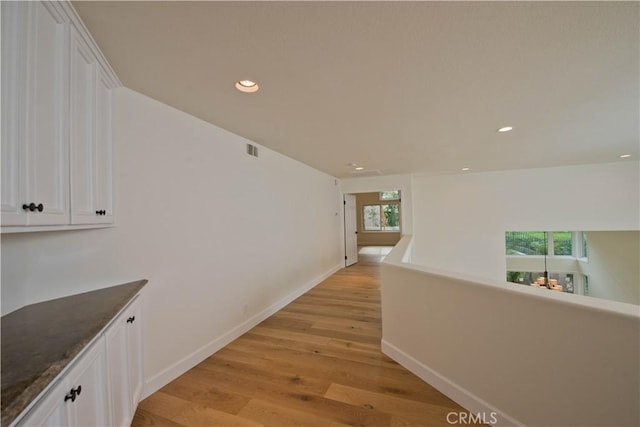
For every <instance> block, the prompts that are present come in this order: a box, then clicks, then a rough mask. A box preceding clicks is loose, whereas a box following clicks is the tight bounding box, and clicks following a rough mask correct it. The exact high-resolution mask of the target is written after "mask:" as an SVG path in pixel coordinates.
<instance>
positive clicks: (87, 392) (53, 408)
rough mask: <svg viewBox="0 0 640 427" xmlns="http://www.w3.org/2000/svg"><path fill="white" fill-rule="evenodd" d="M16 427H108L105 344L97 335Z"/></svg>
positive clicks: (109, 414) (109, 423) (109, 419)
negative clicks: (95, 339) (93, 341)
mask: <svg viewBox="0 0 640 427" xmlns="http://www.w3.org/2000/svg"><path fill="white" fill-rule="evenodd" d="M18 425H20V426H85V427H90V426H109V425H112V421H111V410H110V405H109V399H108V388H107V375H106V361H105V344H104V337H102V336H101V337H100V338H99V339H98V340H97V341H96V342H95V343H94V344H93V345H92V346H91V348H90V349H89V350H87V351H86V352H85V353H84V354H83V355H82V357H81V358H80V359H78V361H77V362H76V363H75V364H74V366H73V367H72V368H71V369H70V370H69V372H68V373H67V374H66V375H64V376H63V377H62V378H61V380H60V381H59V382H58V383H57V384H56V385H55V386H54V387H53V388H52V389H51V390H49V392H48V393H47V394H46V396H45V397H44V398H43V399H42V400H41V401H40V402H39V403H38V404H37V405H36V406H35V407H34V408H33V409H32V410H31V411H30V412H29V413H28V414H27V415H26V416H25V417H24V418H23V419H22V420H21V421H20V422H19V423H18Z"/></svg>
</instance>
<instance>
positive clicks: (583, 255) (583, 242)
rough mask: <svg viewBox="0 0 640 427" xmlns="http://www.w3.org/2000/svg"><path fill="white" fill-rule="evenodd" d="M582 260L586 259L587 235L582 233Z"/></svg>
mask: <svg viewBox="0 0 640 427" xmlns="http://www.w3.org/2000/svg"><path fill="white" fill-rule="evenodd" d="M580 255H581V256H582V258H588V255H587V233H585V232H584V231H583V232H582V253H581V254H580Z"/></svg>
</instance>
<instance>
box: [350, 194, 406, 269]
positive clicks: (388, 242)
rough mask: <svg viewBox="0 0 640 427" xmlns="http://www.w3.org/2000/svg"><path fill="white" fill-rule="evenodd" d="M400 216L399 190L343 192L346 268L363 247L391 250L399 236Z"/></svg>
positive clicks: (400, 228)
mask: <svg viewBox="0 0 640 427" xmlns="http://www.w3.org/2000/svg"><path fill="white" fill-rule="evenodd" d="M401 218H402V198H401V192H400V190H383V191H374V192H366V193H364V192H363V193H351V194H344V238H345V267H348V266H350V265H353V264H355V263H357V262H358V253H359V252H360V251H361V250H362V249H363V248H367V247H371V248H383V249H379V251H380V250H384V248H387V249H388V251H390V250H391V248H392V247H393V246H395V245H396V244H397V243H398V241H400V238H401V236H402V219H401ZM361 253H363V254H364V252H361ZM387 253H388V252H387ZM384 255H386V254H384ZM384 255H382V256H384Z"/></svg>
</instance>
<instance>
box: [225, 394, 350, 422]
mask: <svg viewBox="0 0 640 427" xmlns="http://www.w3.org/2000/svg"><path fill="white" fill-rule="evenodd" d="M238 415H240V416H242V417H245V418H248V419H252V420H256V421H259V422H261V423H263V424H264V425H265V426H268V427H298V426H299V427H330V426H332V425H336V424H339V423H337V422H335V421H332V420H330V419H327V418H324V417H320V416H317V415H313V414H309V413H307V412H303V411H299V410H296V409H292V408H287V407H285V406H281V405H275V404H273V403H270V402H266V401H264V400H260V399H252V400H251V401H250V402H249V403H248V404H247V405H246V406H245V407H244V408H243V409H242V411H240V413H239V414H238ZM342 425H346V424H342Z"/></svg>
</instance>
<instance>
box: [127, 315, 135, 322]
mask: <svg viewBox="0 0 640 427" xmlns="http://www.w3.org/2000/svg"><path fill="white" fill-rule="evenodd" d="M134 320H136V316H131V317H129V318H128V319H127V323H133V322H134Z"/></svg>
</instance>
